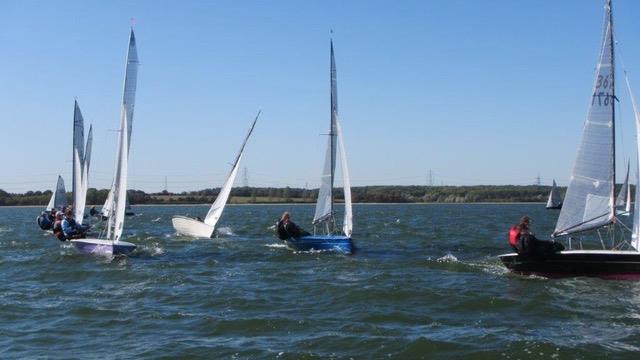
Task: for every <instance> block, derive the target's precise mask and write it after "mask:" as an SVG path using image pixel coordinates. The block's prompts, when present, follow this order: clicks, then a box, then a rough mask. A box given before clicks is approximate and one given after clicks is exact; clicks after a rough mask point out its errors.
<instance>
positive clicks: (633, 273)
mask: <svg viewBox="0 0 640 360" xmlns="http://www.w3.org/2000/svg"><path fill="white" fill-rule="evenodd" d="M605 11H606V16H605V18H606V19H605V26H604V35H603V38H602V39H603V44H602V48H601V52H600V56H599V59H598V65H597V71H596V78H595V81H594V87H593V96H592V98H591V105H590V108H589V112H588V115H587V120H586V122H585V124H584V126H583V136H582V141H581V144H580V146H579V147H578V154H577V157H576V162H575V166H574V168H573V173H572V176H571V181H570V183H569V186H568V188H567V192H566V195H565V198H564V204H563V206H562V210H561V211H560V215H559V217H558V222H557V223H556V228H555V231H554V232H553V234H552V237H553V238H561V237H565V238H567V240H568V245H569V250H565V251H560V252H555V253H553V254H549V255H548V256H543V257H532V256H522V255H518V254H515V253H512V254H505V255H500V259H501V260H502V262H503V264H504V265H505V266H506V267H507V268H508V269H510V270H512V271H514V272H518V273H523V274H537V275H542V276H548V277H557V276H597V277H602V278H640V252H638V249H640V247H639V243H640V241H639V240H640V236H638V234H640V221H639V220H640V219H639V214H638V209H637V207H638V196H639V192H636V203H635V207H636V209H634V210H636V211H635V212H634V217H633V231H632V235H631V243H630V244H629V243H628V242H627V241H626V240H625V239H624V237H622V238H620V236H621V235H623V234H624V231H625V227H624V226H623V225H620V224H621V221H619V219H617V211H616V201H615V200H616V198H615V183H616V181H615V178H616V176H615V171H616V162H615V160H616V157H615V150H616V146H615V135H616V132H615V125H616V122H615V120H616V117H615V103H616V100H617V97H616V95H615V57H614V55H615V52H614V48H615V41H614V30H613V14H612V8H611V0H607V1H606V6H605ZM628 85H629V84H628V80H627V86H628ZM629 93H630V95H631V99H632V105H633V110H634V115H635V120H636V132H637V135H638V137H637V139H636V140H637V141H638V140H640V116H639V114H638V109H637V106H636V102H635V98H634V97H633V94H632V93H631V88H630V87H629ZM637 146H638V148H639V150H640V142H638V144H637ZM639 153H640V151H639ZM636 165H640V160H639V161H638V164H636ZM623 189H626V188H625V187H624V186H623ZM600 230H603V231H602V233H601V232H600ZM603 236H605V237H609V239H607V245H608V244H609V240H610V243H611V244H612V245H609V246H610V249H607V245H605V241H604V239H603ZM583 237H584V238H585V239H586V240H591V241H592V242H595V243H596V244H598V242H599V243H600V244H599V245H601V247H602V250H595V249H594V250H582V238H583ZM576 241H577V242H579V243H580V248H581V249H580V250H573V249H571V246H572V242H576ZM624 248H628V250H621V249H624Z"/></svg>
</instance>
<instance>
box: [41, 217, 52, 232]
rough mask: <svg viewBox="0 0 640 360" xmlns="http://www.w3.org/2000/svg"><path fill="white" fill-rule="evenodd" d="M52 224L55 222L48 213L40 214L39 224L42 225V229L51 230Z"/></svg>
mask: <svg viewBox="0 0 640 360" xmlns="http://www.w3.org/2000/svg"><path fill="white" fill-rule="evenodd" d="M52 225H53V224H52V223H51V221H50V220H49V216H47V214H42V215H40V216H38V226H40V229H42V230H49V229H51V226H52Z"/></svg>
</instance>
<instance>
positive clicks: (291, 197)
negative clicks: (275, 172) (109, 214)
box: [0, 185, 566, 206]
mask: <svg viewBox="0 0 640 360" xmlns="http://www.w3.org/2000/svg"><path fill="white" fill-rule="evenodd" d="M550 190H551V187H549V186H541V185H526V186H518V185H477V186H417V185H413V186H398V185H381V186H356V187H353V188H351V194H352V199H353V202H356V203H432V202H436V203H473V202H544V201H546V200H547V197H548V196H549V192H550ZM565 191H566V188H560V192H561V195H562V197H564V192H565ZM219 192H220V188H212V189H204V190H198V191H188V192H187V191H184V192H181V193H170V192H167V191H162V192H159V193H145V192H144V191H141V190H129V191H128V197H129V201H130V202H131V204H134V205H136V204H203V203H211V202H213V201H214V200H215V198H216V196H218V193H219ZM108 193H109V190H108V189H101V190H98V189H94V188H91V189H89V191H88V192H87V204H92V205H98V206H101V205H102V204H104V202H105V200H106V198H107V194H108ZM334 194H335V198H336V200H337V201H342V200H343V196H344V195H343V191H342V189H341V188H337V189H335V193H334ZM317 196H318V189H304V188H291V187H284V188H274V187H236V188H234V189H233V190H232V191H231V198H230V203H255V204H263V203H290V202H296V203H313V202H315V200H316V198H317ZM50 197H51V191H50V190H46V191H27V192H25V193H22V194H12V193H8V192H6V191H4V190H1V189H0V206H15V205H42V206H45V205H46V204H47V203H48V201H49V198H50ZM67 198H68V200H69V202H71V193H67Z"/></svg>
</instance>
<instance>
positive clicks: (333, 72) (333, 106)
mask: <svg viewBox="0 0 640 360" xmlns="http://www.w3.org/2000/svg"><path fill="white" fill-rule="evenodd" d="M330 82H331V116H330V117H329V119H330V124H329V139H330V141H331V217H332V218H333V180H334V177H335V172H336V170H335V169H336V153H335V151H334V149H335V146H336V144H335V133H334V131H333V128H334V118H335V113H336V111H337V110H338V104H336V102H337V101H336V97H337V94H336V93H335V86H336V61H335V58H334V56H333V38H332V39H331V70H330Z"/></svg>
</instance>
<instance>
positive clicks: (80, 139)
mask: <svg viewBox="0 0 640 360" xmlns="http://www.w3.org/2000/svg"><path fill="white" fill-rule="evenodd" d="M92 142H93V126H89V133H88V135H87V141H86V143H85V141H84V118H83V117H82V112H81V111H80V106H79V105H78V101H75V102H74V106H73V162H72V163H73V166H72V172H71V173H72V187H71V189H72V194H73V217H74V219H75V221H76V223H77V224H78V225H82V222H83V220H84V210H85V208H86V205H87V191H88V190H89V166H90V163H91V147H92Z"/></svg>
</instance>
